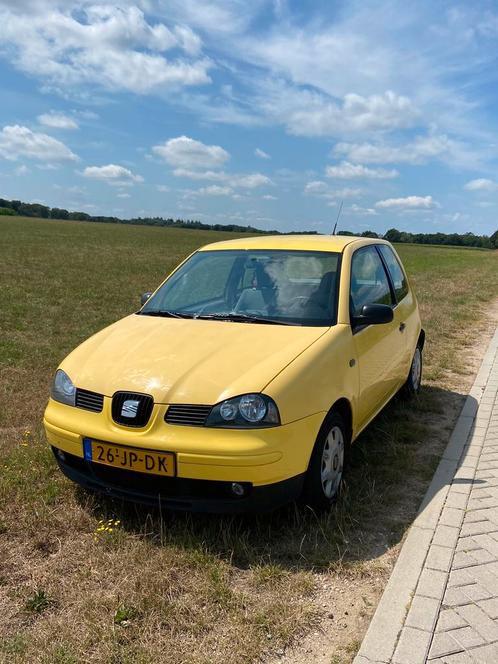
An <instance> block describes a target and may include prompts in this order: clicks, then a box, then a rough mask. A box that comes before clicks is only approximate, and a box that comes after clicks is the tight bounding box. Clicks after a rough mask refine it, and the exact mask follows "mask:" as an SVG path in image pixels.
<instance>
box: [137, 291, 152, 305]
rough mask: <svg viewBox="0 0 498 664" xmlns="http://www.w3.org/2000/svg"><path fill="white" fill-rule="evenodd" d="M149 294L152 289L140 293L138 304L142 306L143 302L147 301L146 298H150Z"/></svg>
mask: <svg viewBox="0 0 498 664" xmlns="http://www.w3.org/2000/svg"><path fill="white" fill-rule="evenodd" d="M151 295H152V291H147V292H146V293H142V295H141V296H140V304H141V305H142V307H143V306H144V304H145V303H146V302H147V300H148V299H149V298H150V296H151Z"/></svg>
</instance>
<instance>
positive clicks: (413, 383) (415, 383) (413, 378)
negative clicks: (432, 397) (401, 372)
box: [403, 346, 422, 397]
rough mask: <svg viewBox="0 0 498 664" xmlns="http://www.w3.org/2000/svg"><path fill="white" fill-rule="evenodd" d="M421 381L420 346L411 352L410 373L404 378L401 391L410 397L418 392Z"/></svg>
mask: <svg viewBox="0 0 498 664" xmlns="http://www.w3.org/2000/svg"><path fill="white" fill-rule="evenodd" d="M421 383H422V349H421V348H420V346H417V347H416V348H415V353H414V354H413V359H412V364H411V367H410V373H409V374H408V378H407V379H406V383H405V384H404V386H403V392H404V393H405V395H406V396H408V397H412V396H414V395H415V394H418V392H419V391H420V385H421Z"/></svg>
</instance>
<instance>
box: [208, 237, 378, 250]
mask: <svg viewBox="0 0 498 664" xmlns="http://www.w3.org/2000/svg"><path fill="white" fill-rule="evenodd" d="M359 240H361V241H362V243H363V244H376V243H379V242H381V243H383V244H384V243H386V242H385V241H384V240H380V239H379V240H377V239H374V238H365V237H356V236H353V235H258V236H253V237H251V236H249V237H242V238H237V239H236V240H225V241H223V242H213V243H212V244H206V245H205V246H204V247H202V248H201V249H200V251H218V250H227V249H248V250H251V249H252V250H254V249H263V250H264V249H288V250H292V249H294V250H295V251H296V250H304V251H336V252H342V251H344V247H346V246H347V245H348V244H351V243H352V242H357V241H359ZM386 244H387V243H386Z"/></svg>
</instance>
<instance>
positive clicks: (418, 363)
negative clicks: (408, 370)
mask: <svg viewBox="0 0 498 664" xmlns="http://www.w3.org/2000/svg"><path fill="white" fill-rule="evenodd" d="M421 378H422V355H421V353H420V348H418V347H417V348H416V349H415V355H414V356H413V362H412V384H413V387H414V388H415V389H416V390H418V388H419V387H420V381H421Z"/></svg>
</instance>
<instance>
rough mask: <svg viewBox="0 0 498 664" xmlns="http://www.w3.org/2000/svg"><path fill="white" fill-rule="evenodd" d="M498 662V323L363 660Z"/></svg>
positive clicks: (414, 663) (358, 663) (369, 635)
mask: <svg viewBox="0 0 498 664" xmlns="http://www.w3.org/2000/svg"><path fill="white" fill-rule="evenodd" d="M380 662H382V663H384V662H386V663H391V662H392V663H393V664H425V663H426V662H429V663H430V664H471V663H474V662H476V663H477V662H478V663H481V664H498V330H497V332H496V334H495V336H494V338H493V340H492V341H491V344H490V346H489V349H488V352H487V354H486V356H485V358H484V361H483V364H482V366H481V369H480V371H479V374H478V377H477V379H476V382H475V383H474V387H473V388H472V390H471V393H470V395H469V397H468V398H467V401H466V403H465V406H464V409H463V411H462V414H461V416H460V418H459V420H458V423H457V426H456V428H455V431H454V432H453V435H452V437H451V439H450V443H449V445H448V447H447V449H446V451H445V454H444V456H443V459H442V460H441V463H440V466H439V468H438V471H437V472H436V474H435V476H434V479H433V482H432V484H431V487H430V488H429V491H428V494H427V496H426V498H425V499H424V503H423V504H422V507H421V510H420V513H419V516H418V517H417V519H416V520H415V522H414V525H413V526H412V528H411V531H410V533H409V535H408V537H407V539H406V541H405V544H404V546H403V549H402V551H401V554H400V557H399V559H398V563H397V565H396V567H395V569H394V572H393V575H392V577H391V579H390V581H389V584H388V587H387V588H386V591H385V593H384V595H383V597H382V600H381V602H380V604H379V607H378V609H377V612H376V614H375V616H374V619H373V620H372V624H371V626H370V628H369V631H368V633H367V635H366V637H365V640H364V642H363V644H362V647H361V649H360V652H359V654H358V656H357V658H356V660H355V664H373V663H380Z"/></svg>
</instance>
